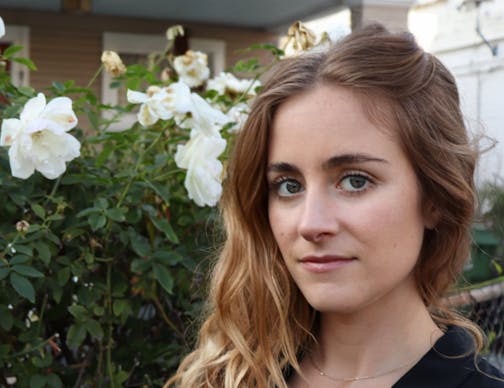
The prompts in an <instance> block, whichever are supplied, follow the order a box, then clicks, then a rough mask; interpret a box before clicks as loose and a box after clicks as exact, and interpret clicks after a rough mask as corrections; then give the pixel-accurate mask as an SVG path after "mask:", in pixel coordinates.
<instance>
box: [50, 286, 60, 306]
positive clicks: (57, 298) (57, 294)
mask: <svg viewBox="0 0 504 388" xmlns="http://www.w3.org/2000/svg"><path fill="white" fill-rule="evenodd" d="M52 296H53V299H54V301H55V302H56V303H58V304H59V303H60V302H61V298H62V297H63V288H60V287H55V288H54V289H53V294H52Z"/></svg>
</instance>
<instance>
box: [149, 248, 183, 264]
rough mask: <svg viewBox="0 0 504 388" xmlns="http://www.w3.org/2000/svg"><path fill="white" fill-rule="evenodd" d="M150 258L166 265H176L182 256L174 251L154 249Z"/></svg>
mask: <svg viewBox="0 0 504 388" xmlns="http://www.w3.org/2000/svg"><path fill="white" fill-rule="evenodd" d="M152 258H153V259H155V260H157V261H159V262H160V263H162V264H166V265H177V264H178V263H180V262H182V261H183V260H184V256H182V255H181V254H180V253H178V252H176V251H156V252H154V254H153V255H152Z"/></svg>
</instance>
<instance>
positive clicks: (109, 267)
mask: <svg viewBox="0 0 504 388" xmlns="http://www.w3.org/2000/svg"><path fill="white" fill-rule="evenodd" d="M107 310H108V314H107V315H108V318H109V320H108V341H107V372H108V376H109V379H110V384H111V387H112V388H113V387H114V375H113V372H112V345H113V342H114V340H113V338H112V333H113V330H114V326H113V322H112V318H113V315H112V314H113V313H112V263H107Z"/></svg>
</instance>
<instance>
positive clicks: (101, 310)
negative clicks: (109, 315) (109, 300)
mask: <svg viewBox="0 0 504 388" xmlns="http://www.w3.org/2000/svg"><path fill="white" fill-rule="evenodd" d="M93 314H94V315H96V316H98V317H101V316H103V314H105V309H104V308H103V307H102V306H95V307H94V308H93Z"/></svg>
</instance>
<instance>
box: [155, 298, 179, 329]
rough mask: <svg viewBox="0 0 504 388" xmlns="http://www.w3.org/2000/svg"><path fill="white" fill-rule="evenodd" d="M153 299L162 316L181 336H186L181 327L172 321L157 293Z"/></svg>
mask: <svg viewBox="0 0 504 388" xmlns="http://www.w3.org/2000/svg"><path fill="white" fill-rule="evenodd" d="M152 301H153V302H154V304H155V305H156V308H157V309H158V312H159V314H161V318H163V321H165V323H166V324H167V325H168V326H169V327H170V328H171V329H172V330H173V331H174V332H175V333H177V335H178V336H179V337H180V338H182V339H183V338H184V334H183V333H182V332H181V331H180V330H179V328H178V327H177V326H176V325H175V324H174V323H173V322H172V321H171V319H170V318H169V317H168V315H166V313H165V311H164V309H163V305H162V304H161V302H160V300H159V299H158V297H157V295H154V296H153V297H152Z"/></svg>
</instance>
